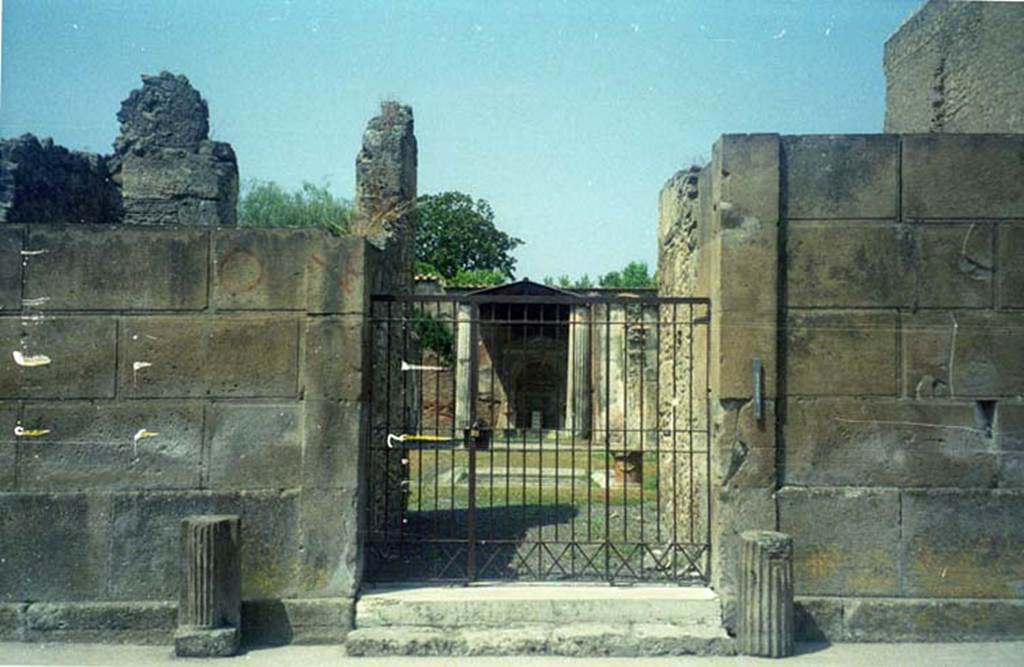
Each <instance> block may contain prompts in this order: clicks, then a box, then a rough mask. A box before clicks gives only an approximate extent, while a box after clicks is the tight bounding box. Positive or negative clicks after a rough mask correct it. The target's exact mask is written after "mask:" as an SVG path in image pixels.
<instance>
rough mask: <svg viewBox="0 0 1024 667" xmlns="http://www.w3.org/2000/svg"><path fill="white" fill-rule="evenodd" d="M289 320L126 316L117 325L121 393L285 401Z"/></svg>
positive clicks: (293, 379)
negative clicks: (268, 398)
mask: <svg viewBox="0 0 1024 667" xmlns="http://www.w3.org/2000/svg"><path fill="white" fill-rule="evenodd" d="M298 329H299V327H298V320H297V319H296V318H294V317H286V316H277V317H270V316H268V317H216V318H214V317H134V318H126V319H125V320H124V323H123V326H122V327H121V331H122V334H121V364H120V376H119V380H118V381H119V383H120V387H121V392H122V394H123V395H124V396H127V397H131V398H147V397H172V396H173V397H185V396H211V397H225V398H236V397H273V398H293V397H295V396H296V395H297V388H298V362H297V359H298V338H299V335H298V334H299V331H298Z"/></svg>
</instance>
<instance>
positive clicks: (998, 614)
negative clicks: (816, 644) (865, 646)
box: [842, 598, 1024, 642]
mask: <svg viewBox="0 0 1024 667" xmlns="http://www.w3.org/2000/svg"><path fill="white" fill-rule="evenodd" d="M843 629H844V636H843V638H842V639H843V641H854V642H858V641H863V642H905V641H916V642H921V641H934V642H970V641H993V640H1007V639H1017V640H1019V639H1020V638H1021V637H1024V600H950V599H946V600H921V599H916V600H915V599H909V600H908V599H898V598H874V599H872V598H858V599H848V600H844V602H843Z"/></svg>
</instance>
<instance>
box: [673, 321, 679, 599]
mask: <svg viewBox="0 0 1024 667" xmlns="http://www.w3.org/2000/svg"><path fill="white" fill-rule="evenodd" d="M678 363H679V310H678V308H676V304H675V303H673V304H672V580H673V581H675V580H676V577H677V572H676V560H677V553H676V549H678V548H679V547H678V545H679V451H678V449H679V444H678V442H677V440H676V431H677V430H678V426H679V414H678V413H677V412H676V403H677V400H676V399H677V398H678V397H679V369H678V368H677V367H676V365H677V364H678Z"/></svg>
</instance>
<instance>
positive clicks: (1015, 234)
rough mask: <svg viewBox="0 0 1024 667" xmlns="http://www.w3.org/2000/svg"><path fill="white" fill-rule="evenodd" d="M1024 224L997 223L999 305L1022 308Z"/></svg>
mask: <svg viewBox="0 0 1024 667" xmlns="http://www.w3.org/2000/svg"><path fill="white" fill-rule="evenodd" d="M1021 257H1024V224H1013V223H1003V224H1001V225H999V273H1000V276H999V304H998V305H999V306H1000V307H1001V308H1024V262H1022V261H1020V258H1021Z"/></svg>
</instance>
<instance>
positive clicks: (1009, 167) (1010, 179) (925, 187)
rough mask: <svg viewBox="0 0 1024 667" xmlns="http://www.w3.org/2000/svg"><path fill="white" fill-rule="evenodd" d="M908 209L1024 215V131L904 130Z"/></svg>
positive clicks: (931, 214)
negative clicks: (1014, 132) (912, 133)
mask: <svg viewBox="0 0 1024 667" xmlns="http://www.w3.org/2000/svg"><path fill="white" fill-rule="evenodd" d="M903 215H904V218H906V219H942V218H947V219H948V218H959V219H965V218H966V219H972V218H1024V136H1021V135H1007V134H918V135H908V136H904V137H903Z"/></svg>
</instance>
